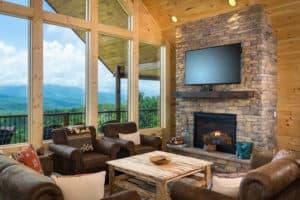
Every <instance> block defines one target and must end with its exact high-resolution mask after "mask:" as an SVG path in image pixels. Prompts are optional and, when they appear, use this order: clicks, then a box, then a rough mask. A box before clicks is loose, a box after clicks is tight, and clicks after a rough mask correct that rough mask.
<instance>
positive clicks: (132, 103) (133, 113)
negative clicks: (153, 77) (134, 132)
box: [128, 0, 140, 126]
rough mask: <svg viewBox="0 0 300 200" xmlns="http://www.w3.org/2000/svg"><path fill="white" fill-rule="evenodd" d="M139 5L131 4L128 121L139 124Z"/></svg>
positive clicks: (136, 2) (135, 2) (138, 2)
mask: <svg viewBox="0 0 300 200" xmlns="http://www.w3.org/2000/svg"><path fill="white" fill-rule="evenodd" d="M139 4H140V0H134V2H133V7H134V11H133V40H132V45H131V46H132V54H131V61H132V63H131V65H130V67H131V68H130V70H129V71H130V73H129V98H128V99H129V108H128V110H129V116H128V119H129V121H134V122H136V124H137V126H138V123H139V57H140V55H139Z"/></svg>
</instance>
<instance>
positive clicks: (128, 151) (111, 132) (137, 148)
mask: <svg viewBox="0 0 300 200" xmlns="http://www.w3.org/2000/svg"><path fill="white" fill-rule="evenodd" d="M137 130H138V129H137V126H136V123H135V122H127V123H108V124H105V125H104V126H103V132H104V136H105V138H104V140H109V141H113V142H116V143H118V144H119V145H120V146H121V150H120V152H119V154H118V158H122V157H126V156H131V155H135V154H142V153H147V152H151V151H155V150H160V149H161V145H162V141H161V138H160V137H157V136H150V135H141V144H140V145H134V143H133V142H131V141H127V140H122V139H120V138H119V133H123V134H130V133H135V132H137Z"/></svg>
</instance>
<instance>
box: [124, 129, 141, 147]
mask: <svg viewBox="0 0 300 200" xmlns="http://www.w3.org/2000/svg"><path fill="white" fill-rule="evenodd" d="M119 138H120V139H122V140H127V141H132V142H133V144H135V145H140V144H141V135H140V132H139V131H137V132H135V133H124V134H123V133H119Z"/></svg>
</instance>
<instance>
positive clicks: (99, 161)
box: [82, 152, 109, 171]
mask: <svg viewBox="0 0 300 200" xmlns="http://www.w3.org/2000/svg"><path fill="white" fill-rule="evenodd" d="M108 160H109V156H107V155H104V154H99V153H95V152H88V153H84V154H83V155H82V164H83V170H84V171H89V170H90V169H99V168H102V169H103V168H105V165H106V161H108Z"/></svg>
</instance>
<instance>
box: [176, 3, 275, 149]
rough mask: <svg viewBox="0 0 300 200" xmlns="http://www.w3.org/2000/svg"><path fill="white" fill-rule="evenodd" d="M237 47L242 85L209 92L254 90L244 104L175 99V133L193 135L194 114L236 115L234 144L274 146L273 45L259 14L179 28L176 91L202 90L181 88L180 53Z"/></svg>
mask: <svg viewBox="0 0 300 200" xmlns="http://www.w3.org/2000/svg"><path fill="white" fill-rule="evenodd" d="M235 43H241V44H242V70H241V71H242V81H241V84H224V85H214V86H213V89H214V90H217V91H218V90H220V91H224V90H254V91H255V95H254V98H249V99H199V98H193V99H189V98H178V97H177V98H176V133H177V134H180V132H181V131H182V128H184V127H185V126H186V120H185V117H184V116H187V117H188V119H189V120H188V121H189V123H188V126H189V129H190V131H193V123H194V122H193V120H194V119H193V113H194V112H212V113H231V114H236V115H237V141H252V142H254V144H255V147H256V148H260V149H271V148H273V146H274V145H275V144H276V142H275V141H276V140H275V131H276V114H275V113H276V103H277V93H276V92H277V87H276V82H277V71H276V62H277V61H276V40H275V38H274V36H273V32H272V28H271V27H270V26H269V24H268V21H267V17H266V14H265V11H264V9H263V8H262V7H261V6H259V5H255V6H252V7H249V8H247V9H244V10H240V11H235V12H231V13H226V14H222V15H218V16H215V17H211V18H206V19H202V20H199V21H195V22H191V23H188V24H184V25H182V26H180V27H178V28H177V31H176V90H177V91H195V92H196V91H200V90H201V89H202V87H203V86H186V85H185V84H184V73H185V72H184V65H185V52H186V51H188V50H195V49H203V48H207V47H213V46H221V45H226V44H235Z"/></svg>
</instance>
